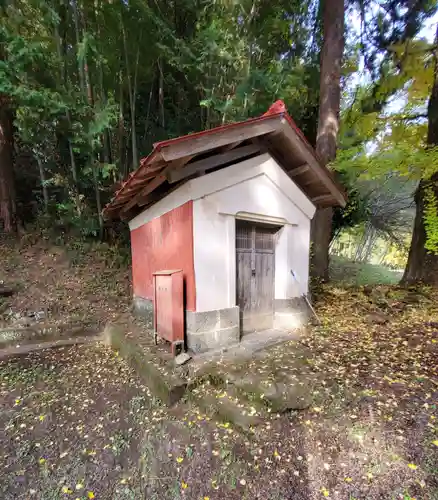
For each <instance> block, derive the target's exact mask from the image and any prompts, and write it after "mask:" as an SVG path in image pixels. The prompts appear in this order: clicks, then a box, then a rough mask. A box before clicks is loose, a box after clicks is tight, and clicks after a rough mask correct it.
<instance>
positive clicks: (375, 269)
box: [330, 256, 402, 286]
mask: <svg viewBox="0 0 438 500" xmlns="http://www.w3.org/2000/svg"><path fill="white" fill-rule="evenodd" d="M330 277H331V279H332V281H333V282H334V283H340V284H344V285H358V286H360V285H374V284H382V285H393V284H396V283H398V282H399V281H400V280H401V278H402V273H401V272H399V271H393V270H392V269H389V268H388V267H385V266H380V265H377V264H369V263H361V262H352V261H349V260H347V259H344V258H342V257H337V256H331V257H330Z"/></svg>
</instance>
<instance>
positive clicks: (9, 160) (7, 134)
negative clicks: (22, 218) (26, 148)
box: [0, 97, 17, 233]
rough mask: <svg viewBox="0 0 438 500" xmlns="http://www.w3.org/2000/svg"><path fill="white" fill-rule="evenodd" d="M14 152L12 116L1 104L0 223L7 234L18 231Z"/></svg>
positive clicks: (3, 104)
mask: <svg viewBox="0 0 438 500" xmlns="http://www.w3.org/2000/svg"><path fill="white" fill-rule="evenodd" d="M0 101H1V97H0ZM13 150H14V135H13V126H12V114H11V112H10V110H9V109H8V108H7V107H6V106H5V103H4V102H3V103H1V102H0V221H3V230H4V231H5V232H6V233H9V232H13V231H16V230H17V221H16V216H17V206H16V200H15V183H14V170H13Z"/></svg>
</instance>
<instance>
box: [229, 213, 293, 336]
mask: <svg viewBox="0 0 438 500" xmlns="http://www.w3.org/2000/svg"><path fill="white" fill-rule="evenodd" d="M239 222H247V223H249V224H253V226H254V227H255V228H257V227H269V228H272V229H276V231H275V233H274V244H273V252H272V255H273V275H272V294H273V297H272V320H273V321H274V316H275V280H276V258H277V255H276V253H277V244H278V239H279V236H280V234H281V232H282V231H283V229H284V226H285V225H286V224H287V222H286V221H285V220H284V219H279V218H276V217H270V216H260V215H256V214H239V216H237V215H236V217H235V221H234V262H235V273H234V275H235V284H234V292H235V298H236V305H237V306H239V300H238V276H237V273H238V262H237V225H238V223H239ZM254 237H255V232H254V233H253V234H252V238H254ZM254 244H255V242H254V241H253V245H254ZM253 252H254V253H252V256H251V260H253V259H254V258H255V249H254V250H253ZM239 326H240V330H241V335H245V334H248V333H251V332H249V331H248V332H245V333H244V332H243V329H242V317H241V314H240V310H239ZM254 331H257V330H254Z"/></svg>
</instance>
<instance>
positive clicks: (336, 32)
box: [312, 0, 344, 280]
mask: <svg viewBox="0 0 438 500" xmlns="http://www.w3.org/2000/svg"><path fill="white" fill-rule="evenodd" d="M322 2H323V46H322V51H321V76H320V97H319V117H318V132H317V136H316V152H317V154H318V155H319V157H320V159H321V161H322V162H323V164H324V165H327V164H328V163H329V162H330V161H332V160H334V159H335V157H336V145H337V137H338V131H339V111H340V103H341V65H342V55H343V52H344V0H322ZM332 218H333V210H332V209H331V208H322V209H318V210H317V211H316V214H315V217H314V219H313V223H312V242H313V246H312V251H313V258H312V274H313V276H314V277H317V278H320V279H322V280H328V277H329V276H328V268H329V245H330V239H331V233H332Z"/></svg>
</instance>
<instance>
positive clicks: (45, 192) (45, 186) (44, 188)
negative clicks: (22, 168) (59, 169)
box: [35, 154, 49, 215]
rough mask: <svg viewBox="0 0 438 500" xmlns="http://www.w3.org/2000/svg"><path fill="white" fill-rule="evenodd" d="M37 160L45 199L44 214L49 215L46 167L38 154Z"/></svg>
mask: <svg viewBox="0 0 438 500" xmlns="http://www.w3.org/2000/svg"><path fill="white" fill-rule="evenodd" d="M35 158H36V161H37V163H38V168H39V171H40V180H41V189H42V191H43V199H44V213H45V214H46V215H47V214H48V213H49V192H48V191H47V185H46V175H45V172H44V165H43V162H42V161H41V158H40V157H39V155H38V154H36V155H35Z"/></svg>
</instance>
